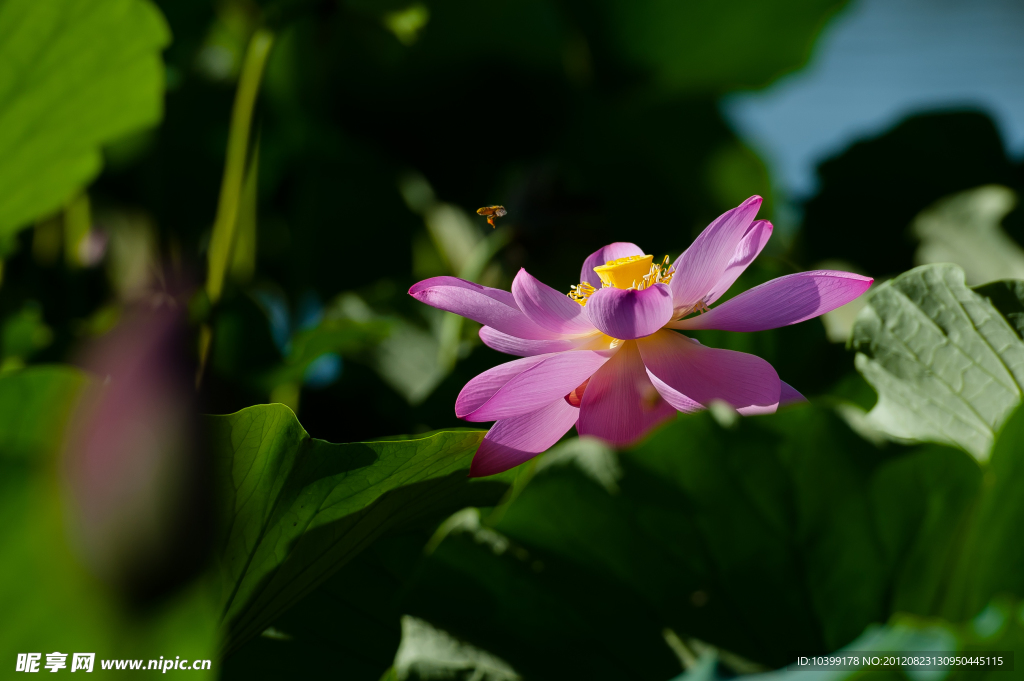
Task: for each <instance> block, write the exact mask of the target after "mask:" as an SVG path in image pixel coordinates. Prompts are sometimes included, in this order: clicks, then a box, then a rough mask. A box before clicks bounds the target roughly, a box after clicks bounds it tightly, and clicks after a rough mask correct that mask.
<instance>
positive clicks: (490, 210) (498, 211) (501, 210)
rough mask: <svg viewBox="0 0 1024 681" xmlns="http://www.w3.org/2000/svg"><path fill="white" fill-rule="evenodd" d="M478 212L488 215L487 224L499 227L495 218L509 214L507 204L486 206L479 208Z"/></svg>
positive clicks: (478, 213)
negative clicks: (506, 208)
mask: <svg viewBox="0 0 1024 681" xmlns="http://www.w3.org/2000/svg"><path fill="white" fill-rule="evenodd" d="M476 214H477V215H486V216H487V224H489V225H490V226H491V227H497V225H495V224H494V219H495V218H500V217H504V216H505V215H508V211H507V210H505V206H484V207H483V208H477V209H476Z"/></svg>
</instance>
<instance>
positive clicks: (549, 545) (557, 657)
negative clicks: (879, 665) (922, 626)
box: [401, 405, 981, 679]
mask: <svg viewBox="0 0 1024 681" xmlns="http://www.w3.org/2000/svg"><path fill="white" fill-rule="evenodd" d="M620 464H621V478H620V479H619V480H618V482H617V483H616V484H614V485H609V484H608V481H607V480H606V479H605V478H606V477H607V476H606V475H604V474H602V475H597V474H595V470H599V469H602V468H600V467H598V468H595V467H594V466H591V465H589V464H588V465H585V466H581V465H577V464H575V463H570V464H566V465H547V466H543V467H542V469H541V470H540V472H538V473H537V474H536V476H535V477H534V478H533V479H532V480H530V482H529V484H527V485H526V486H525V487H524V488H523V489H522V491H521V492H520V494H519V495H518V496H517V497H516V498H515V500H514V501H512V502H511V504H509V505H508V507H507V509H505V510H504V513H503V515H502V516H501V518H500V520H498V521H497V522H496V524H494V525H493V527H492V528H488V527H486V526H484V527H483V528H482V529H480V530H478V531H475V532H468V531H467V532H462V533H453V534H452V535H450V536H449V537H448V538H447V539H445V540H444V541H443V542H441V544H440V546H439V547H438V548H437V549H436V550H435V551H434V552H433V554H432V555H431V556H430V557H429V558H428V559H426V560H425V562H424V565H423V566H422V567H421V568H419V569H418V570H417V572H416V574H415V578H414V582H415V583H414V586H413V587H412V588H408V587H406V588H405V592H406V596H405V597H404V600H402V601H401V608H402V612H403V613H406V614H411V615H414V616H416V617H421V618H423V619H425V620H427V621H429V622H431V623H432V624H434V625H436V626H438V627H440V628H442V629H444V630H446V631H448V632H450V633H452V634H453V635H456V636H458V637H460V638H462V639H464V640H467V641H469V642H470V643H472V644H473V645H476V646H479V647H481V648H483V649H485V650H487V651H489V652H491V653H493V654H495V655H497V656H499V657H501V658H502V659H504V660H507V661H508V662H509V663H510V664H511V665H512V666H513V667H514V668H515V669H516V670H517V671H519V672H520V673H522V674H523V675H524V676H525V677H529V678H552V679H554V678H577V677H579V678H584V677H585V678H593V679H601V678H608V679H627V678H637V679H657V678H668V677H670V676H671V675H672V674H673V673H677V672H672V667H673V666H676V665H677V664H678V663H677V661H676V660H675V659H674V656H673V655H672V654H671V652H670V649H669V647H668V646H667V645H666V643H665V640H664V631H665V629H666V628H667V629H670V630H671V631H673V632H675V633H676V634H677V635H678V636H679V637H681V638H684V639H685V638H687V637H695V638H697V639H700V640H703V641H706V642H709V643H711V644H714V645H717V646H720V647H722V648H724V649H726V650H729V651H732V652H733V653H737V654H739V655H742V656H744V657H746V658H748V659H751V660H754V661H757V662H760V663H763V664H766V665H770V666H777V665H782V664H786V663H788V662H789V656H790V655H792V654H793V652H794V651H797V650H803V651H808V652H814V651H819V652H826V651H829V650H835V649H837V648H839V647H841V646H843V645H845V644H847V643H849V642H850V641H852V640H853V639H855V638H856V637H857V636H858V635H859V634H860V633H861V632H863V631H864V628H865V627H866V626H867V625H869V624H871V623H872V622H884V621H886V620H887V619H888V618H889V616H890V614H891V613H892V612H893V611H895V610H896V609H901V610H910V611H913V612H918V613H920V614H931V613H933V612H935V611H936V610H937V608H938V607H939V604H940V601H941V598H940V595H941V589H942V588H943V585H944V581H943V577H944V576H945V575H948V572H949V569H950V562H951V555H952V554H955V549H954V547H955V546H956V543H955V542H956V539H957V537H958V535H957V532H958V531H959V529H960V528H961V527H962V523H963V518H964V516H965V514H966V513H967V510H968V509H969V507H970V505H971V504H972V503H973V501H974V499H975V497H976V494H977V489H978V487H979V484H980V478H981V473H980V470H979V467H978V465H977V463H976V462H974V461H973V460H972V459H971V458H970V457H969V456H967V455H966V454H964V453H963V452H961V451H958V450H956V449H951V448H946V447H942V446H939V445H928V446H925V447H920V448H916V449H905V448H903V447H900V446H896V445H887V446H886V447H885V448H883V449H878V448H876V447H875V446H874V445H872V444H870V443H868V442H867V441H864V440H862V439H861V438H860V437H858V436H857V435H856V434H854V433H853V432H852V431H850V429H849V428H848V427H847V426H846V425H845V424H844V422H843V421H842V420H840V419H839V418H837V417H836V416H834V415H833V414H832V413H831V412H829V411H827V410H824V409H821V408H816V407H813V406H810V405H804V406H798V407H793V408H790V409H787V410H784V411H783V412H781V413H779V414H776V415H773V416H768V417H758V418H749V419H742V420H741V421H740V422H739V424H738V425H737V426H736V427H735V428H733V429H724V428H722V427H720V426H718V425H717V424H716V422H715V421H714V419H713V418H712V417H711V416H709V415H707V414H701V415H694V416H686V417H682V418H680V419H678V420H677V421H676V422H674V423H672V424H670V425H668V426H667V427H665V428H663V429H661V430H660V431H658V432H657V433H655V434H654V435H653V436H652V437H651V438H650V439H649V440H648V441H647V442H645V443H644V444H642V445H641V446H639V447H637V448H636V449H634V450H632V451H628V452H626V453H624V454H623V455H622V456H621V460H620ZM603 470H607V467H604V468H603ZM488 532H490V533H491V535H493V536H491V535H488ZM676 669H677V671H678V667H677V666H676ZM659 675H660V676H659Z"/></svg>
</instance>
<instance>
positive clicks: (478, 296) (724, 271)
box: [409, 196, 873, 476]
mask: <svg viewBox="0 0 1024 681" xmlns="http://www.w3.org/2000/svg"><path fill="white" fill-rule="evenodd" d="M760 205H761V197H760V196H753V197H751V198H749V199H747V200H746V201H745V202H743V203H742V204H741V205H740V206H738V207H736V208H734V209H732V210H730V211H728V212H727V213H725V214H723V215H722V216H721V217H719V218H718V219H717V220H715V221H714V222H712V223H711V224H710V225H709V226H708V227H707V229H705V230H704V231H703V232H702V233H701V234H700V236H698V237H697V239H696V240H695V241H694V242H693V244H692V245H691V246H690V247H689V248H688V249H687V250H686V251H685V252H684V253H683V254H682V255H681V256H679V258H677V259H676V261H675V263H673V264H672V265H671V266H669V265H668V258H665V261H664V262H663V263H662V264H655V263H654V262H653V257H652V256H650V255H644V252H643V251H642V250H641V249H640V248H639V247H638V246H635V245H634V244H631V243H614V244H610V245H608V246H605V247H604V248H602V249H600V250H599V251H597V252H595V253H593V254H592V255H591V256H590V257H588V258H587V259H586V261H585V262H584V263H583V270H582V272H581V273H580V279H581V282H580V284H579V286H574V287H572V289H573V290H572V291H571V292H570V293H569V294H568V295H566V294H564V293H559V292H558V291H556V290H554V289H552V288H551V287H549V286H546V285H544V284H542V283H541V282H539V281H538V280H536V279H534V278H533V277H532V276H530V275H529V274H528V273H527V272H526V270H524V269H521V270H519V274H517V275H516V278H515V280H514V281H513V282H512V292H511V293H509V292H507V291H502V290H499V289H493V288H488V287H486V286H480V285H479V284H474V283H472V282H468V281H464V280H462V279H457V278H455V277H434V278H433V279H427V280H425V281H421V282H419V283H418V284H416V285H415V286H413V287H412V288H411V289H409V294H410V295H412V296H413V297H414V298H416V299H417V300H419V301H422V302H424V303H426V304H427V305H431V306H433V307H436V308H439V309H442V310H447V311H449V312H454V313H455V314H458V315H462V316H463V317H467V318H469V319H472V320H474V321H477V322H479V323H481V324H483V325H484V326H483V328H481V329H480V338H481V339H482V340H483V342H484V343H486V344H487V345H488V346H490V347H492V348H494V349H495V350H498V351H500V352H505V353H508V354H510V355H519V356H520V357H522V359H517V360H514V361H512V362H508V363H506V364H502V365H499V366H496V367H494V368H493V369H490V370H488V371H485V372H484V373H482V374H480V375H479V376H477V377H476V378H474V379H473V380H471V381H470V382H469V383H467V384H466V386H465V387H464V388H463V389H462V392H461V393H460V394H459V397H458V399H457V400H456V401H455V413H456V414H457V415H458V416H459V417H460V418H463V419H466V420H467V421H495V422H496V423H495V424H494V425H493V426H492V427H491V429H490V432H488V433H487V436H486V437H485V438H484V441H483V443H482V444H481V445H480V448H479V450H478V451H477V453H476V456H475V457H474V459H473V464H472V467H471V470H470V475H472V476H483V475H493V474H495V473H500V472H501V471H504V470H508V469H509V468H512V467H514V466H517V465H519V464H520V463H522V462H524V461H526V460H528V459H530V458H532V457H534V456H536V455H537V454H539V453H541V452H543V451H544V450H546V449H547V448H549V447H551V446H552V445H553V444H555V443H556V442H558V440H559V439H560V438H561V437H562V436H563V435H565V433H566V432H567V431H568V430H569V429H570V428H572V426H574V425H575V426H576V429H577V430H578V431H579V433H580V435H595V436H597V437H599V438H602V439H603V440H606V441H608V442H610V443H611V444H613V445H617V446H623V445H627V444H629V443H632V442H635V441H636V440H638V439H640V438H641V437H643V436H644V435H645V434H646V433H647V432H648V431H650V430H651V429H652V428H653V427H654V426H656V425H658V424H659V423H661V422H662V421H664V420H665V419H668V418H670V417H672V416H673V415H674V414H675V412H676V411H681V412H694V411H697V410H699V409H704V408H706V407H707V406H708V405H709V404H710V403H711V402H712V401H713V400H722V401H724V402H727V403H728V404H730V405H732V406H733V407H734V408H735V409H736V410H737V411H738V412H739V413H740V414H764V413H769V412H774V411H775V410H776V408H777V407H778V406H779V404H780V403H784V402H787V401H790V400H794V399H798V400H799V399H803V397H802V396H801V395H800V393H798V392H797V391H796V390H794V389H793V388H792V387H790V386H789V385H787V384H786V383H784V382H782V381H781V380H779V376H778V374H777V373H775V369H773V368H772V366H771V365H770V364H769V363H768V362H766V361H765V360H763V359H761V358H760V357H756V356H754V355H748V354H746V353H743V352H735V351H732V350H720V349H715V348H708V347H705V346H703V345H701V344H700V343H698V342H697V341H696V340H694V339H691V338H688V337H686V336H685V335H683V334H681V333H677V332H676V331H674V330H673V329H680V330H684V331H685V330H687V329H723V330H726V331H763V330H766V329H775V328H778V327H780V326H787V325H789V324H796V323H798V322H802V321H805V320H807V319H811V318H812V317H817V316H819V315H822V314H824V313H826V312H828V311H829V310H833V309H835V308H837V307H839V306H840V305H844V304H846V303H848V302H850V301H851V300H853V299H854V298H856V297H857V296H859V295H861V294H862V293H864V292H865V291H866V290H867V289H868V287H869V286H870V285H871V282H872V281H873V280H872V279H871V278H869V277H862V276H860V275H857V274H851V273H849V272H835V271H829V270H819V271H814V272H800V273H798V274H790V275H787V276H784V277H779V278H778V279H773V280H771V281H769V282H766V283H764V284H761V285H760V286H757V287H755V288H752V289H750V290H749V291H746V292H744V293H742V294H740V295H738V296H736V297H735V298H732V299H731V300H728V301H726V302H725V303H722V304H721V305H719V306H718V307H715V308H714V309H709V307H708V306H710V305H711V304H713V303H714V302H715V301H716V300H718V299H719V298H720V297H721V296H722V294H724V293H725V292H726V290H728V288H729V287H730V286H731V285H732V284H733V282H734V281H736V279H737V277H739V275H740V274H741V273H742V272H743V270H745V269H746V268H747V266H748V265H749V264H750V263H751V262H752V261H753V260H754V258H756V257H757V255H758V253H760V252H761V249H762V248H764V245H765V243H766V242H767V241H768V237H770V236H771V233H772V225H771V223H770V222H768V221H767V220H757V221H754V216H755V215H756V214H757V210H758V208H759V207H760Z"/></svg>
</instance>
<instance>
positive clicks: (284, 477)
mask: <svg viewBox="0 0 1024 681" xmlns="http://www.w3.org/2000/svg"><path fill="white" fill-rule="evenodd" d="M208 424H209V429H210V435H211V438H212V443H213V447H214V451H215V454H216V457H217V460H218V462H219V465H220V466H221V467H222V476H223V480H224V484H225V488H226V490H225V494H226V500H227V505H228V509H229V525H228V527H229V532H228V535H227V537H226V539H225V546H224V551H223V564H222V577H223V582H224V589H225V591H224V619H225V621H226V623H227V625H228V628H229V641H228V646H229V648H234V647H237V646H238V645H239V644H241V643H242V642H244V641H245V640H246V639H248V638H250V637H252V636H255V635H256V634H259V633H260V632H261V631H263V630H264V629H265V628H266V627H267V626H268V625H269V624H270V623H271V622H272V621H273V620H274V619H275V618H276V617H278V616H280V615H281V614H282V613H283V612H284V611H286V610H287V609H288V608H289V607H291V606H292V605H293V604H294V603H295V602H296V601H298V600H299V599H300V598H302V597H303V596H304V595H305V594H307V593H309V592H310V591H312V590H313V589H314V588H316V587H317V586H318V585H319V584H320V583H322V582H323V581H324V580H325V579H327V578H328V577H330V576H331V575H332V574H334V572H336V571H337V570H338V568H339V567H341V566H342V565H344V564H345V563H346V562H347V561H348V560H350V559H351V558H352V557H353V556H355V555H356V554H358V553H359V552H360V551H362V550H363V549H365V548H366V547H367V546H368V545H369V544H371V543H372V542H373V541H374V540H376V539H377V538H379V537H381V536H382V535H384V534H385V533H387V532H389V531H394V530H398V529H401V528H407V527H409V526H416V525H418V524H421V523H424V522H430V521H431V520H436V519H437V518H439V517H443V516H445V515H447V514H450V513H452V512H453V511H455V510H458V509H459V508H462V507H464V506H468V505H474V504H480V505H488V504H493V503H494V502H495V501H497V499H498V498H499V497H500V495H501V494H503V493H504V492H505V489H506V486H505V485H504V484H503V483H499V482H494V481H471V480H469V479H468V478H467V477H466V476H467V473H468V470H469V464H470V460H471V459H472V456H473V453H474V452H475V451H476V448H477V446H478V445H479V443H480V440H481V438H482V436H483V432H482V431H456V432H443V431H442V432H437V433H434V434H432V435H425V436H423V437H420V438H416V439H406V440H391V441H381V442H364V443H353V444H330V443H328V442H324V441H322V440H314V439H311V438H310V437H309V435H307V434H306V432H305V431H304V430H303V429H302V426H300V425H299V422H298V420H297V419H296V418H295V415H294V414H293V413H292V412H291V410H289V409H288V408H287V407H284V406H283V405H280V404H270V405H261V406H255V407H250V408H248V409H244V410H242V411H240V412H238V413H236V414H232V415H230V416H212V417H209V420H208Z"/></svg>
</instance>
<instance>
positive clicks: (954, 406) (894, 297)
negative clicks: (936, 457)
mask: <svg viewBox="0 0 1024 681" xmlns="http://www.w3.org/2000/svg"><path fill="white" fill-rule="evenodd" d="M852 345H853V348H854V349H855V350H857V352H858V354H857V358H856V366H857V369H858V370H859V371H860V372H861V373H862V374H863V375H864V378H866V379H867V381H868V382H869V383H871V385H872V386H873V387H874V388H875V390H876V391H877V392H878V404H876V405H875V407H874V408H873V409H872V410H871V412H870V413H869V414H868V417H867V421H868V423H869V424H870V425H872V426H873V427H875V428H877V429H879V430H880V431H882V432H884V433H887V434H889V435H892V436H894V437H897V438H901V439H906V440H930V441H935V442H946V443H950V444H954V445H957V446H959V447H962V448H963V449H965V450H966V451H968V452H970V453H971V454H973V455H974V456H975V458H977V459H979V460H981V461H984V460H985V459H987V458H988V455H989V450H990V449H991V447H992V442H993V440H994V438H995V432H996V431H997V430H998V429H999V427H1000V426H1001V425H1002V424H1003V423H1004V422H1005V421H1006V419H1007V417H1008V416H1009V415H1010V413H1011V412H1012V411H1013V409H1014V408H1015V407H1016V406H1017V404H1019V403H1020V399H1021V385H1022V384H1024V342H1022V341H1021V338H1020V336H1019V335H1018V334H1017V333H1016V332H1015V330H1014V328H1013V327H1012V326H1011V325H1010V323H1009V322H1007V320H1006V318H1004V317H1003V316H1002V315H1001V314H1000V313H999V311H998V310H997V309H996V307H994V306H993V305H992V303H991V302H989V300H987V299H986V298H984V297H982V296H981V295H978V294H977V293H975V292H973V291H971V289H969V288H967V286H966V284H965V283H964V273H963V270H961V269H960V268H959V267H957V266H955V265H925V266H923V267H918V268H915V269H913V270H910V271H909V272H906V273H904V274H902V275H900V276H898V277H896V278H895V279H893V280H891V281H888V282H886V283H884V284H882V285H881V286H879V287H877V288H876V289H874V290H873V291H872V292H871V293H869V294H868V296H867V300H866V305H865V308H864V309H863V310H862V311H861V312H860V314H859V315H858V316H857V322H856V324H855V325H854V329H853V338H852Z"/></svg>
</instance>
